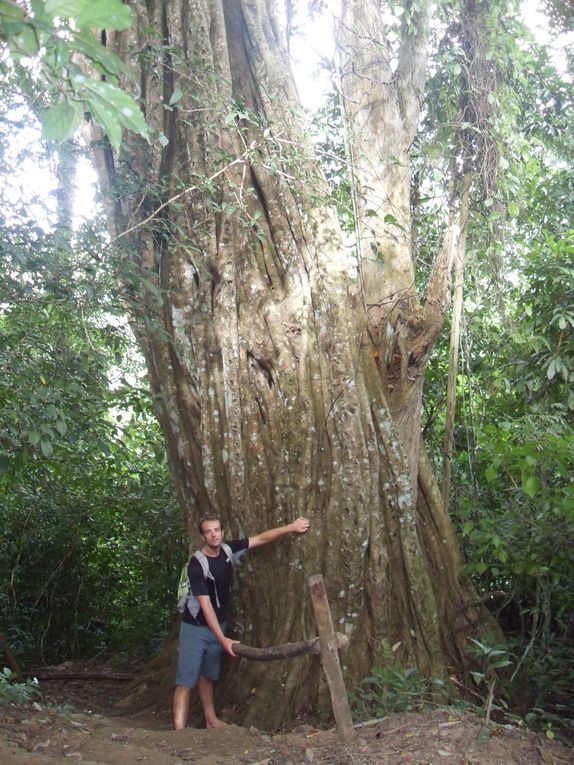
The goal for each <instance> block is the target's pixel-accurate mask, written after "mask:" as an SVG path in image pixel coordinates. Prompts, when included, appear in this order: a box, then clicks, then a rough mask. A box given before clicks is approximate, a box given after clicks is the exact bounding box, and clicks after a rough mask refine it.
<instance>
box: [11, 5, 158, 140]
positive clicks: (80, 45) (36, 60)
mask: <svg viewBox="0 0 574 765" xmlns="http://www.w3.org/2000/svg"><path fill="white" fill-rule="evenodd" d="M131 21H132V14H131V11H130V9H129V7H128V6H127V5H125V4H124V3H122V2H121V0H99V2H97V3H94V2H90V0H32V1H31V3H30V9H29V11H27V10H26V9H25V8H24V7H23V6H21V5H19V4H18V3H16V2H13V1H12V0H2V1H1V2H0V39H2V40H4V41H6V42H7V44H8V50H9V52H10V58H9V60H8V62H7V64H6V63H5V66H6V65H7V66H12V67H14V68H15V69H16V71H17V74H18V82H19V85H20V86H21V87H22V89H23V90H24V91H25V92H26V93H27V95H28V96H29V97H30V98H31V99H32V101H33V102H34V103H35V105H36V107H37V109H38V112H39V114H40V116H41V118H42V123H43V137H44V138H46V139H48V140H55V141H63V140H65V139H67V138H70V137H71V136H72V135H73V134H74V133H75V131H76V130H77V128H78V126H79V125H80V123H81V121H82V120H83V119H84V118H85V117H92V118H93V119H95V121H96V122H97V123H98V124H99V125H101V127H102V128H103V129H104V131H105V132H106V134H107V136H108V139H109V141H110V143H111V144H112V146H113V147H114V149H115V150H116V151H119V147H120V142H121V131H122V128H127V129H129V130H133V131H134V132H136V133H139V134H140V135H142V136H143V137H145V138H147V137H148V128H147V125H146V123H145V120H144V117H143V114H142V112H141V111H140V108H139V106H138V105H137V103H136V102H135V100H134V99H133V98H132V97H131V96H130V95H129V94H127V93H125V92H124V91H123V90H121V89H120V88H119V87H118V85H117V84H116V83H117V80H118V78H119V76H120V75H127V74H129V72H128V70H127V69H126V67H125V65H124V64H123V63H122V62H121V60H120V59H119V58H118V57H117V56H116V55H115V54H114V53H112V52H111V51H110V50H109V49H108V48H106V47H105V46H104V45H102V44H101V43H100V42H98V40H97V39H96V37H95V36H94V33H93V30H94V29H96V28H102V29H108V30H119V29H125V28H126V27H128V26H129V25H130V24H131ZM78 54H80V55H81V56H83V57H84V59H85V60H86V61H88V62H89V64H90V65H91V67H92V68H93V69H94V74H95V75H96V76H89V75H88V74H86V71H85V68H82V67H81V66H80V65H79V63H78ZM4 61H5V60H4ZM102 76H103V78H105V79H102V78H101V77H102Z"/></svg>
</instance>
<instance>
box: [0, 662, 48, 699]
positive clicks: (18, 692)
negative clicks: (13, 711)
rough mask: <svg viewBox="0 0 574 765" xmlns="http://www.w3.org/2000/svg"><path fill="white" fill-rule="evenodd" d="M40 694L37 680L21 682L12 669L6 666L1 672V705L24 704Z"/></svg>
mask: <svg viewBox="0 0 574 765" xmlns="http://www.w3.org/2000/svg"><path fill="white" fill-rule="evenodd" d="M39 694H40V689H39V688H38V683H37V681H34V680H26V681H25V682H24V683H20V682H18V680H17V676H16V674H15V673H14V672H12V670H11V669H9V668H8V667H4V669H3V670H2V672H0V706H3V705H7V704H22V703H24V702H27V701H31V700H32V699H33V698H34V697H35V696H38V695H39Z"/></svg>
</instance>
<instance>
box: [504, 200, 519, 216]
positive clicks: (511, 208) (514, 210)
mask: <svg viewBox="0 0 574 765" xmlns="http://www.w3.org/2000/svg"><path fill="white" fill-rule="evenodd" d="M506 209H507V210H508V214H509V215H510V217H511V218H517V217H518V215H519V214H520V207H519V206H518V205H517V204H516V202H509V203H508V205H507V206H506Z"/></svg>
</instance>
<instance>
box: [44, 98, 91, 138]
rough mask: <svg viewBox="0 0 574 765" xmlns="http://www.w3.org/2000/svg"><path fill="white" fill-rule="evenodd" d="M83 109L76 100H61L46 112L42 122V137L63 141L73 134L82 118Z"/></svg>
mask: <svg viewBox="0 0 574 765" xmlns="http://www.w3.org/2000/svg"><path fill="white" fill-rule="evenodd" d="M83 114H84V110H83V109H82V105H81V104H80V103H78V102H77V101H73V102H71V103H70V102H69V101H62V102H61V103H59V104H56V106H52V108H51V109H48V111H47V112H46V114H45V116H44V119H43V123H42V138H43V139H44V140H46V141H65V140H66V138H69V137H70V136H71V135H73V134H74V132H75V130H76V128H77V127H78V125H79V124H80V122H81V120H82V116H83Z"/></svg>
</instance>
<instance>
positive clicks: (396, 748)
mask: <svg viewBox="0 0 574 765" xmlns="http://www.w3.org/2000/svg"><path fill="white" fill-rule="evenodd" d="M44 688H45V690H44V693H43V695H42V697H41V698H40V699H39V700H38V701H36V702H30V703H27V704H26V705H25V706H10V705H9V706H3V707H0V763H1V765H54V764H55V763H64V762H66V763H69V762H82V763H84V764H85V765H103V764H104V763H105V764H106V765H108V764H109V765H136V764H137V765H141V764H142V763H143V765H185V764H186V763H195V765H402V764H403V763H409V764H411V765H438V763H444V765H566V764H567V763H572V764H573V765H574V749H572V748H570V747H568V746H565V745H564V744H561V743H560V742H558V741H555V740H554V741H550V740H548V739H546V738H545V737H543V736H540V735H536V734H534V733H532V732H530V731H525V730H521V729H519V728H513V727H509V726H502V725H493V726H491V727H490V728H485V726H484V724H483V721H482V720H481V719H480V718H479V717H477V716H475V715H472V714H469V713H461V712H459V711H456V710H454V709H450V710H449V709H438V710H434V711H431V712H427V713H421V714H414V713H405V714H394V715H389V716H388V717H386V718H384V719H381V720H377V721H370V722H368V723H366V724H363V725H360V726H357V727H356V742H355V743H353V744H352V745H350V746H344V745H343V744H342V743H341V742H340V740H339V739H338V736H337V733H336V731H335V730H317V729H315V728H313V727H311V726H309V725H305V724H299V725H298V726H297V727H294V728H293V729H292V730H291V731H289V732H282V733H280V734H275V735H267V734H264V733H262V732H260V731H258V730H257V729H256V728H249V729H247V728H241V727H238V726H236V725H229V726H227V727H225V728H221V729H218V730H204V729H199V728H192V727H189V728H187V729H186V730H185V731H179V732H177V731H173V730H171V727H170V719H169V709H165V708H158V709H157V710H155V711H154V710H149V709H148V710H147V711H146V712H144V713H140V714H138V715H132V716H126V715H122V716H118V715H117V712H116V711H115V710H114V709H113V708H112V705H113V703H114V702H115V701H116V700H117V699H118V698H119V697H120V695H121V693H122V691H123V689H122V684H121V683H117V682H113V681H107V682H102V681H101V680H99V681H97V682H96V681H93V682H88V681H86V680H76V681H66V682H62V681H51V682H46V683H45V684H44Z"/></svg>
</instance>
